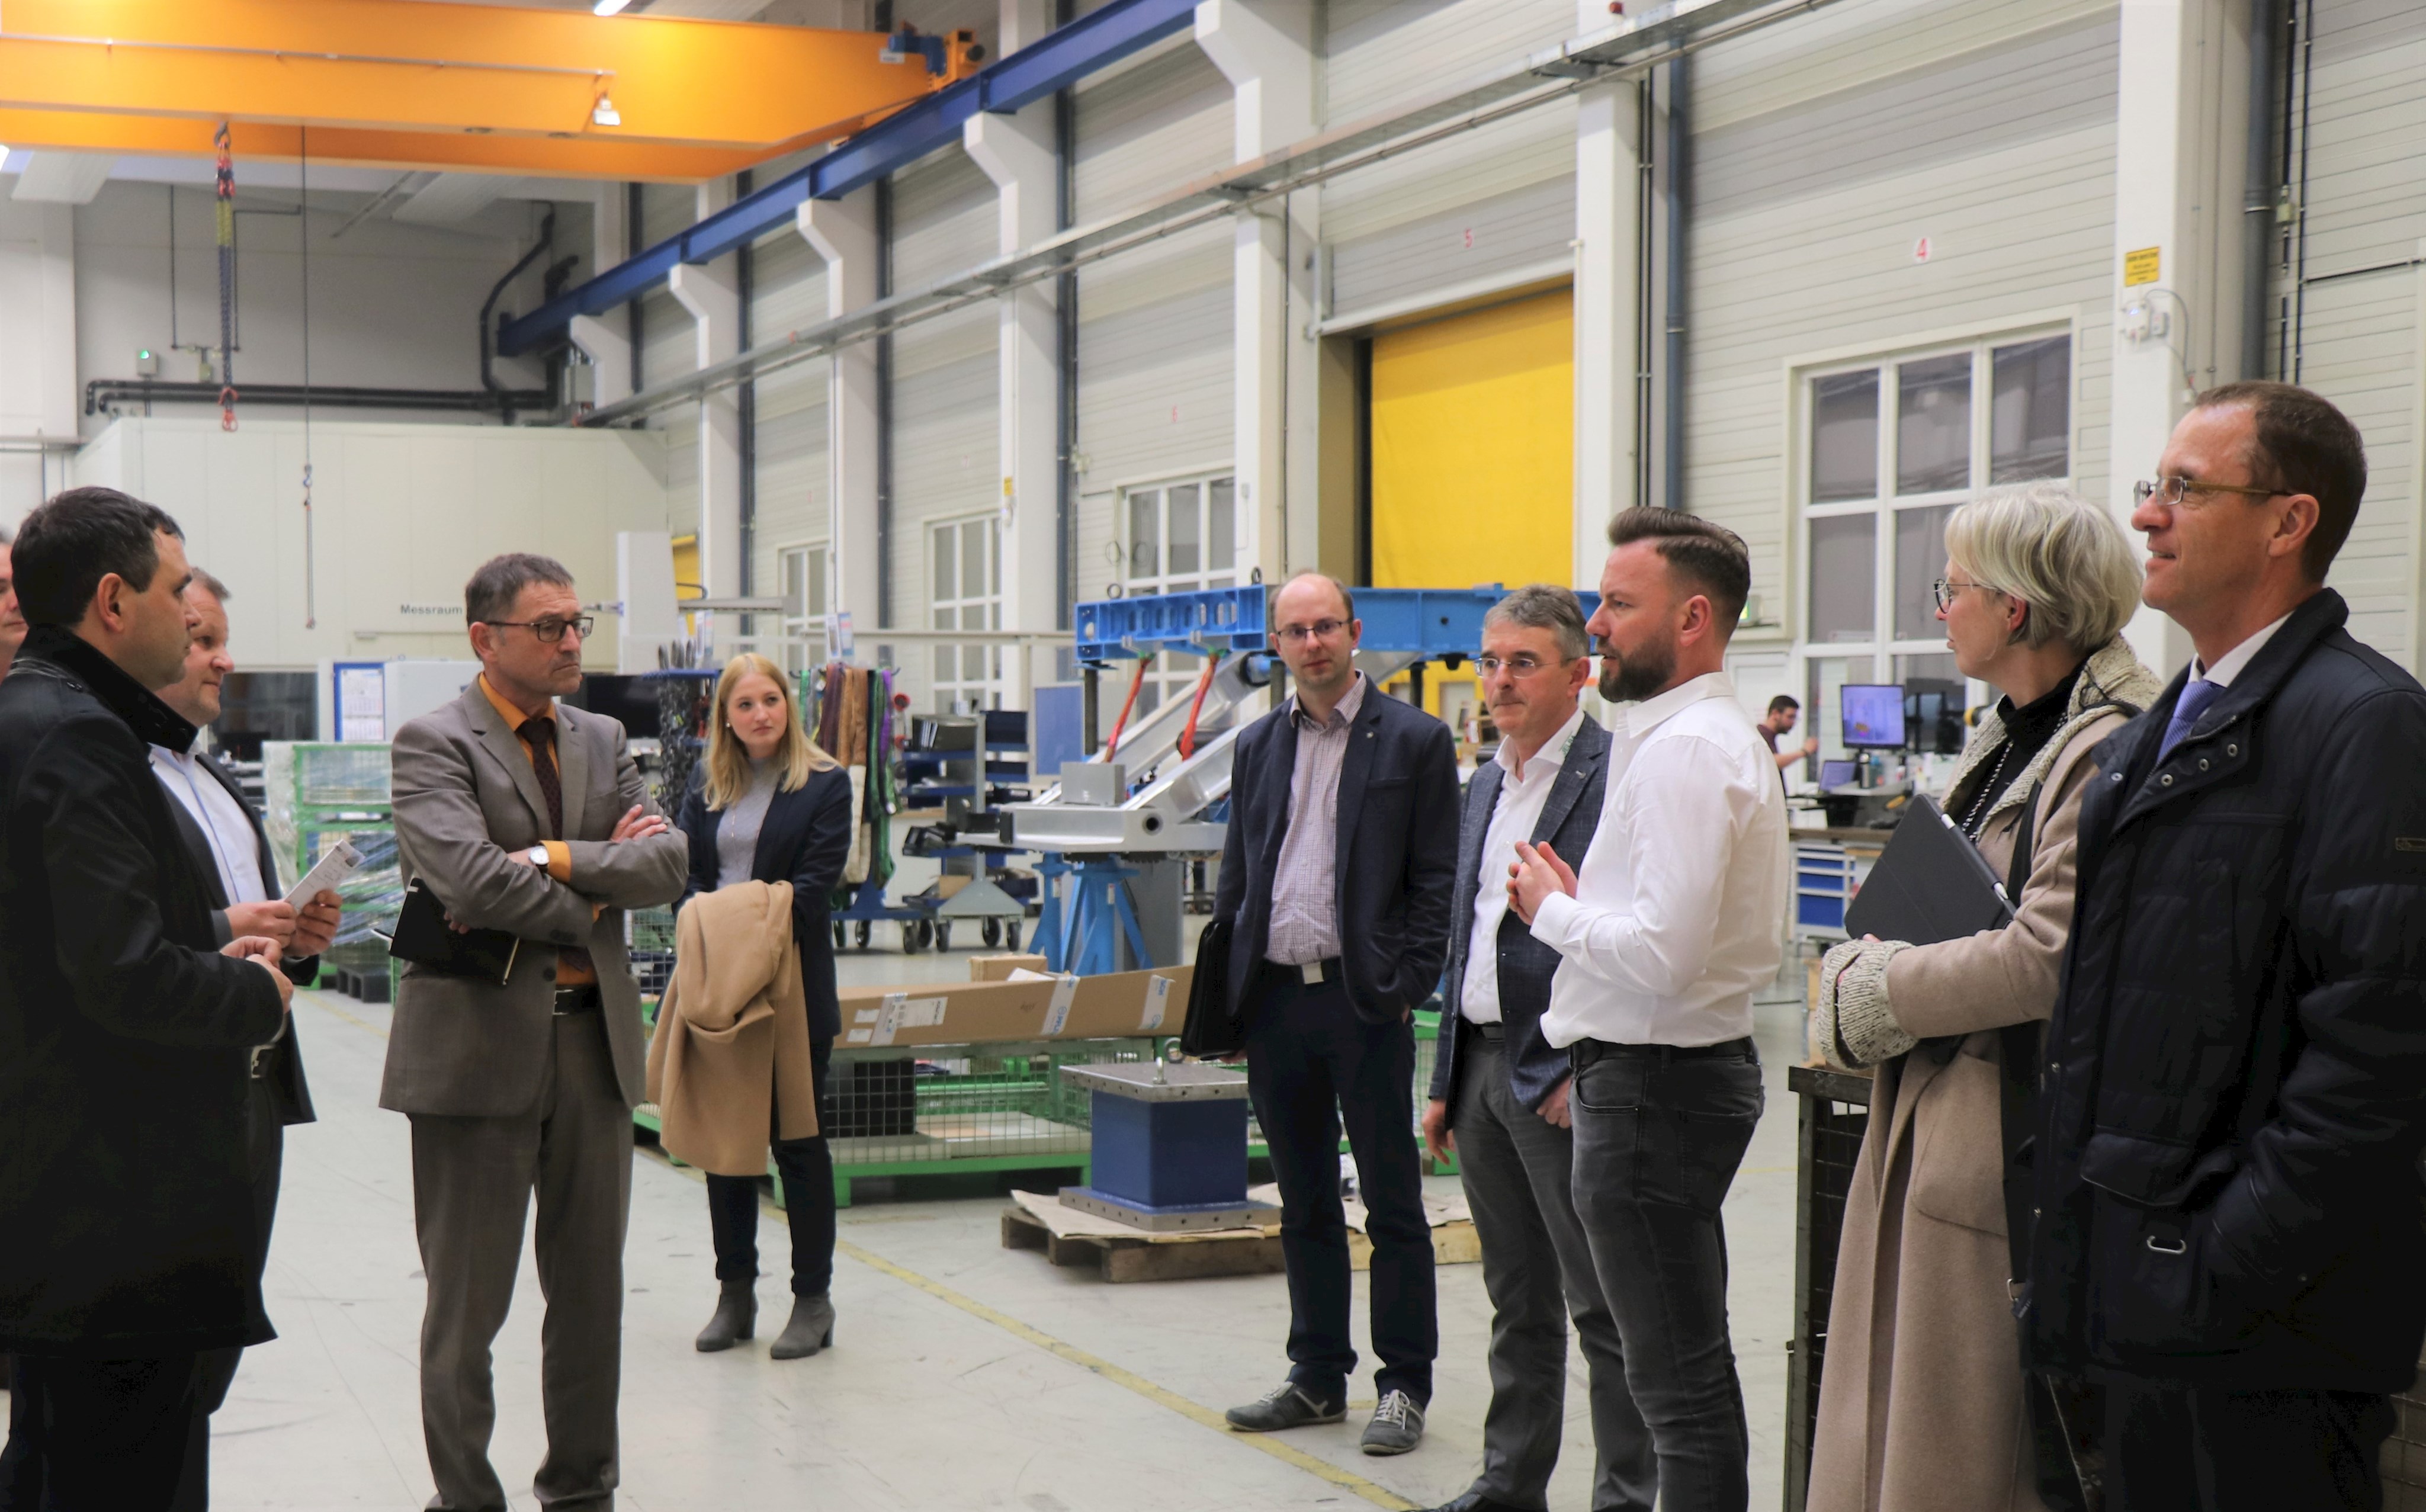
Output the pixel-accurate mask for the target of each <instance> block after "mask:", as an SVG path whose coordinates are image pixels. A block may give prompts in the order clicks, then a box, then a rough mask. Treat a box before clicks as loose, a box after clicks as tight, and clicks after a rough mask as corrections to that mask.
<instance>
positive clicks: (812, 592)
mask: <svg viewBox="0 0 2426 1512" xmlns="http://www.w3.org/2000/svg"><path fill="white" fill-rule="evenodd" d="M801 561H802V563H803V567H802V571H803V574H804V576H805V577H806V579H807V582H806V584H805V586H804V587H803V590H802V591H803V594H804V598H803V601H802V602H803V603H806V605H807V609H806V611H805V612H806V613H809V614H813V615H822V614H824V613H825V612H826V549H825V548H824V547H823V546H814V547H811V548H810V549H809V550H808V551H805V552H803V553H801Z"/></svg>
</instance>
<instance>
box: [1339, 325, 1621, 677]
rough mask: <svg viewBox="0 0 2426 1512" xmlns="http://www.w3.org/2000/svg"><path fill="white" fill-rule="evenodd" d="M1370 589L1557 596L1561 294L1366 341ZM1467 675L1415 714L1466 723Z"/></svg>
mask: <svg viewBox="0 0 2426 1512" xmlns="http://www.w3.org/2000/svg"><path fill="white" fill-rule="evenodd" d="M1371 402H1372V407H1373V410H1372V429H1371V436H1372V469H1373V471H1372V532H1373V535H1372V545H1373V586H1374V587H1405V588H1450V587H1472V586H1473V585H1475V584H1479V583H1503V584H1506V585H1507V586H1508V587H1516V586H1517V585H1519V584H1523V583H1541V582H1547V583H1565V582H1566V581H1567V579H1568V578H1569V577H1571V576H1572V575H1573V558H1574V554H1575V544H1574V539H1575V526H1574V522H1575V302H1574V297H1573V295H1572V293H1571V291H1569V290H1565V289H1561V290H1558V291H1556V292H1554V293H1550V294H1544V295H1539V296H1536V297H1534V298H1527V299H1518V300H1514V301H1512V302H1510V303H1507V304H1501V305H1494V306H1492V307H1490V308H1489V309H1484V310H1478V311H1475V312H1474V313H1473V314H1463V315H1452V316H1449V317H1448V318H1446V319H1442V320H1432V321H1427V322H1425V323H1423V324H1421V325H1415V326H1410V327H1407V328H1406V329H1404V330H1393V331H1385V332H1383V334H1381V335H1379V336H1376V337H1374V338H1373V378H1372V393H1371ZM1473 678H1474V672H1473V668H1471V666H1468V667H1466V668H1462V669H1461V670H1459V671H1457V672H1454V673H1449V672H1444V671H1442V670H1441V669H1440V668H1437V667H1435V668H1432V671H1431V676H1429V677H1428V678H1427V680H1426V687H1425V696H1424V702H1425V704H1426V705H1427V706H1428V707H1430V708H1431V710H1432V711H1433V712H1434V713H1436V714H1440V715H1441V716H1443V717H1445V718H1448V719H1449V720H1450V723H1451V724H1452V725H1456V724H1458V723H1459V722H1460V721H1459V719H1458V718H1457V717H1455V716H1459V715H1462V714H1463V713H1464V712H1466V711H1467V710H1468V709H1470V707H1471V705H1472V702H1473V699H1474V693H1473Z"/></svg>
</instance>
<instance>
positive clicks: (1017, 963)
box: [969, 952, 1044, 982]
mask: <svg viewBox="0 0 2426 1512" xmlns="http://www.w3.org/2000/svg"><path fill="white" fill-rule="evenodd" d="M1043 971H1044V957H1042V956H1038V955H1034V954H1029V953H1025V952H1021V953H1013V954H1009V955H1001V956H972V957H969V980H970V981H972V982H1007V981H1009V980H1011V973H1013V972H1035V973H1038V974H1040V975H1042V974H1043Z"/></svg>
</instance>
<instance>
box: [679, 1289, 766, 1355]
mask: <svg viewBox="0 0 2426 1512" xmlns="http://www.w3.org/2000/svg"><path fill="white" fill-rule="evenodd" d="M757 1325H758V1294H757V1291H756V1290H755V1286H754V1283H753V1282H751V1281H727V1282H725V1283H724V1291H723V1294H722V1295H720V1296H719V1297H718V1298H717V1299H716V1316H714V1317H712V1318H710V1319H708V1320H707V1327H704V1328H702V1329H701V1330H699V1338H698V1339H697V1340H695V1341H694V1343H695V1344H696V1345H697V1347H698V1349H699V1352H700V1353H701V1354H704V1355H709V1354H714V1353H715V1352H716V1351H718V1350H720V1349H730V1348H732V1347H733V1346H734V1345H735V1344H736V1343H739V1342H740V1341H741V1340H744V1339H747V1338H749V1337H750V1335H751V1330H752V1329H753V1328H755V1327H757Z"/></svg>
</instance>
